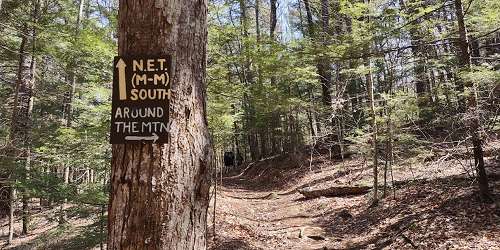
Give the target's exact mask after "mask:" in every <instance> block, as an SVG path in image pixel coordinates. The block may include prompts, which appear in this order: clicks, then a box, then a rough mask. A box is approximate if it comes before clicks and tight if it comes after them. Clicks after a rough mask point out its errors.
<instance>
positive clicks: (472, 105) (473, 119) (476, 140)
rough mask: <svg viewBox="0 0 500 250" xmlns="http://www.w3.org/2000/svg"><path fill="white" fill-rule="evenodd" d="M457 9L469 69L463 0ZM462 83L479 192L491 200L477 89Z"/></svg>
mask: <svg viewBox="0 0 500 250" xmlns="http://www.w3.org/2000/svg"><path fill="white" fill-rule="evenodd" d="M455 11H456V16H457V23H458V33H459V38H458V42H457V43H458V44H457V45H458V48H459V50H458V61H459V67H460V69H461V70H464V71H467V70H470V68H471V55H470V50H469V39H468V37H467V27H466V26H465V22H464V10H463V6H462V0H455ZM458 81H460V82H461V83H460V85H463V86H464V87H466V88H467V92H468V96H467V109H468V112H466V117H469V118H467V119H468V121H467V123H468V125H469V131H470V133H471V134H472V145H473V147H474V162H475V166H476V172H477V181H478V184H479V192H480V194H481V197H482V199H483V201H485V202H491V201H492V198H491V194H490V190H489V186H488V177H487V175H486V170H485V168H484V152H483V139H482V135H481V131H482V128H481V122H480V118H479V114H478V110H477V109H478V107H477V90H476V86H475V84H474V83H473V82H471V81H468V80H466V81H465V82H464V80H463V79H461V78H460V77H459V78H458Z"/></svg>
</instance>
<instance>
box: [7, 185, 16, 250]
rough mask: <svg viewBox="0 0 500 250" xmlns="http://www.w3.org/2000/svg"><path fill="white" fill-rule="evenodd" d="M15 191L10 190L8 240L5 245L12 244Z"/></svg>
mask: <svg viewBox="0 0 500 250" xmlns="http://www.w3.org/2000/svg"><path fill="white" fill-rule="evenodd" d="M15 205H16V189H15V188H10V200H9V238H8V240H7V243H8V244H9V245H10V244H12V240H14V211H15V210H16V207H15Z"/></svg>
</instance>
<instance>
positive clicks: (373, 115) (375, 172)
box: [365, 58, 378, 204]
mask: <svg viewBox="0 0 500 250" xmlns="http://www.w3.org/2000/svg"><path fill="white" fill-rule="evenodd" d="M365 66H366V67H368V73H367V74H366V76H365V77H366V86H367V92H368V100H369V102H370V118H371V125H372V139H371V141H372V152H373V153H372V154H373V204H376V203H377V202H378V151H377V144H378V142H377V136H378V128H377V121H376V118H377V114H376V113H375V98H374V90H373V75H372V70H371V60H370V58H366V59H365Z"/></svg>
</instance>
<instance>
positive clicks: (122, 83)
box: [116, 58, 127, 100]
mask: <svg viewBox="0 0 500 250" xmlns="http://www.w3.org/2000/svg"><path fill="white" fill-rule="evenodd" d="M126 67H127V64H125V62H124V61H123V59H121V58H120V60H118V62H117V63H116V68H117V69H118V90H119V92H120V100H127V84H126V79H125V68H126Z"/></svg>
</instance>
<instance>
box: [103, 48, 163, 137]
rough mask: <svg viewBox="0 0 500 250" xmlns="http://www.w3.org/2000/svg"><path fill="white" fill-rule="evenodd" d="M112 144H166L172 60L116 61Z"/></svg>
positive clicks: (154, 58)
mask: <svg viewBox="0 0 500 250" xmlns="http://www.w3.org/2000/svg"><path fill="white" fill-rule="evenodd" d="M113 66H114V73H113V103H112V117H111V143H112V144H131V143H167V142H168V132H169V123H168V121H169V119H168V117H169V116H168V115H169V113H168V111H169V110H168V109H169V100H170V85H171V81H172V78H171V76H172V58H171V57H170V56H161V57H115V60H114V64H113Z"/></svg>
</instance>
